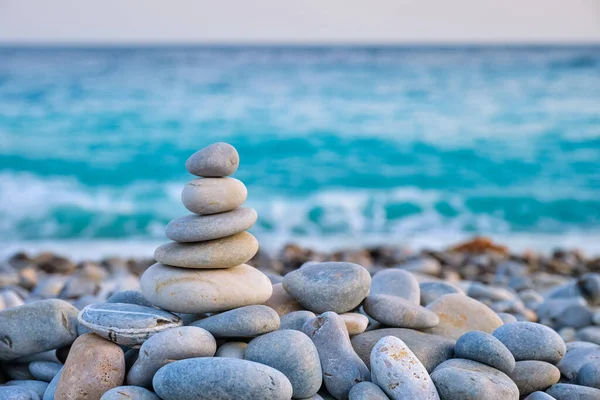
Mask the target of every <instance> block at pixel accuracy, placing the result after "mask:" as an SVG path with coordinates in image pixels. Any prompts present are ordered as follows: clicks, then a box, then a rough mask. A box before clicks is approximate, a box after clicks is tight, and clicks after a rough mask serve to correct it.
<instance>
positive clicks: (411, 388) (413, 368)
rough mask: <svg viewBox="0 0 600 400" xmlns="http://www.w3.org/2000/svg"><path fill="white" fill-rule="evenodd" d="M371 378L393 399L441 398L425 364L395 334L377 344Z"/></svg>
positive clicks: (372, 361)
mask: <svg viewBox="0 0 600 400" xmlns="http://www.w3.org/2000/svg"><path fill="white" fill-rule="evenodd" d="M371 380H372V381H373V383H375V384H376V385H377V386H379V387H380V388H381V389H383V391H384V392H385V393H386V394H387V395H388V397H390V398H391V399H398V400H399V399H405V398H411V399H423V400H435V399H439V396H438V393H437V390H436V389H435V386H434V385H433V382H432V380H431V378H430V376H429V374H428V373H427V370H426V369H425V367H424V366H423V364H421V362H420V361H419V359H418V358H417V357H416V356H415V355H414V353H413V352H412V351H411V350H410V349H409V348H408V346H407V345H406V344H405V343H404V342H403V341H402V340H400V339H398V338H397V337H394V336H385V337H383V338H381V339H380V340H379V341H378V342H377V343H376V344H375V346H374V347H373V350H372V351H371Z"/></svg>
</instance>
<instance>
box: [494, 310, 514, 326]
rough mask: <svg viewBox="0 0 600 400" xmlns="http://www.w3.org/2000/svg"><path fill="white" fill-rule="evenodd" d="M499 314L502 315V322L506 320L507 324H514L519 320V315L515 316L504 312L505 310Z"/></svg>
mask: <svg viewBox="0 0 600 400" xmlns="http://www.w3.org/2000/svg"><path fill="white" fill-rule="evenodd" d="M497 314H498V316H499V317H500V319H501V320H502V322H504V323H505V324H513V323H515V322H517V321H518V320H517V317H515V316H514V315H512V314H509V313H504V312H499V313H497Z"/></svg>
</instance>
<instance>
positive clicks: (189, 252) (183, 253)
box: [154, 232, 258, 269]
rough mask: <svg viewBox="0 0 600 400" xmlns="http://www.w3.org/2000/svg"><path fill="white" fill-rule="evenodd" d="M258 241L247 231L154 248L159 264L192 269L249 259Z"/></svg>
mask: <svg viewBox="0 0 600 400" xmlns="http://www.w3.org/2000/svg"><path fill="white" fill-rule="evenodd" d="M257 251H258V240H256V238H255V237H254V236H252V235H251V234H250V233H248V232H241V233H237V234H235V235H233V236H228V237H225V238H221V239H215V240H209V241H207V242H197V243H177V242H171V243H165V244H163V245H161V246H159V247H158V248H157V249H156V251H154V258H155V259H156V261H158V262H159V263H161V264H164V265H170V266H172V267H180V268H193V269H215V268H231V267H235V266H237V265H240V264H243V263H245V262H246V261H248V260H250V259H251V258H252V257H254V255H255V254H256V252H257Z"/></svg>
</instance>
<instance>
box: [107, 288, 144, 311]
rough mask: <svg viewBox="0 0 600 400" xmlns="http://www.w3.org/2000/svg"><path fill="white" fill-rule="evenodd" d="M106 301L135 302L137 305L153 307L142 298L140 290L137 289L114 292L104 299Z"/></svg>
mask: <svg viewBox="0 0 600 400" xmlns="http://www.w3.org/2000/svg"><path fill="white" fill-rule="evenodd" d="M106 302H107V303H127V304H137V305H138V306H144V307H153V306H152V304H151V303H150V302H149V301H148V300H146V299H145V298H144V295H143V294H142V292H140V291H138V290H124V291H121V292H116V293H115V294H113V295H112V296H110V297H109V298H108V299H106Z"/></svg>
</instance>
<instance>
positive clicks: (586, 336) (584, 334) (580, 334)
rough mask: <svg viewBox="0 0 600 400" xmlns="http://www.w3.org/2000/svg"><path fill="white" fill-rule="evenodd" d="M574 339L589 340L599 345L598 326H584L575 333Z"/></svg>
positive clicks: (599, 332)
mask: <svg viewBox="0 0 600 400" xmlns="http://www.w3.org/2000/svg"><path fill="white" fill-rule="evenodd" d="M575 340H581V341H584V342H591V343H596V344H599V345H600V326H586V327H585V328H583V329H580V330H578V331H577V333H576V334H575Z"/></svg>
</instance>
